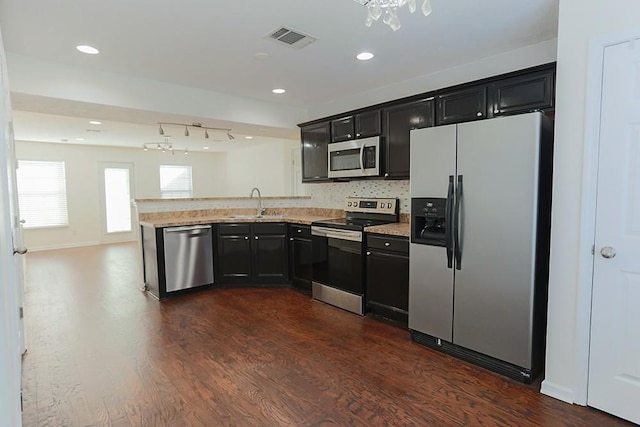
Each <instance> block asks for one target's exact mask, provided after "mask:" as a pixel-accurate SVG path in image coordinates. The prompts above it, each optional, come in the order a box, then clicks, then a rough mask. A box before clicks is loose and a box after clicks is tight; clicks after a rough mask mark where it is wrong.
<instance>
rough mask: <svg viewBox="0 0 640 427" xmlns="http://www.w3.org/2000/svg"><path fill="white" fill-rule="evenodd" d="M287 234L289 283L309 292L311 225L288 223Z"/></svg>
mask: <svg viewBox="0 0 640 427" xmlns="http://www.w3.org/2000/svg"><path fill="white" fill-rule="evenodd" d="M289 235H290V236H291V237H290V238H289V253H290V255H289V260H290V262H291V284H292V285H293V286H294V287H295V288H297V289H300V290H302V291H305V292H311V264H312V263H311V253H312V252H311V227H309V226H308V225H290V226H289Z"/></svg>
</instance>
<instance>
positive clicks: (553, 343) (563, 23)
mask: <svg viewBox="0 0 640 427" xmlns="http://www.w3.org/2000/svg"><path fill="white" fill-rule="evenodd" d="M639 17H640V1H638V0H606V1H605V0H590V1H584V0H560V18H559V19H560V20H559V33H558V77H557V89H556V127H555V135H556V143H555V171H554V173H555V175H554V183H553V192H554V201H553V224H552V242H551V271H550V280H549V314H548V331H547V362H546V377H545V381H544V383H543V388H542V390H543V392H544V393H547V394H551V395H554V396H555V397H558V398H561V399H564V400H567V401H575V396H576V394H580V393H582V392H583V391H582V390H577V389H576V386H577V384H578V383H579V379H577V378H576V375H575V369H574V365H575V361H576V358H575V355H576V354H575V352H576V348H575V338H576V336H575V331H576V299H577V288H578V256H579V251H580V248H579V246H578V245H579V227H580V219H581V218H580V207H581V189H582V166H583V165H582V159H583V145H584V127H585V109H584V104H585V99H586V96H585V85H586V78H587V74H586V73H587V70H586V64H587V49H588V44H589V40H590V39H591V38H592V37H593V36H596V35H600V34H605V33H608V32H617V31H620V30H623V29H625V28H631V27H636V28H638V27H640V20H639V19H638V18H639Z"/></svg>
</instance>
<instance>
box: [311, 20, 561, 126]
mask: <svg viewBox="0 0 640 427" xmlns="http://www.w3.org/2000/svg"><path fill="white" fill-rule="evenodd" d="M487 30H490V26H488V27H487ZM470 42H471V41H470ZM555 60H556V40H555V39H553V40H548V41H545V42H542V43H538V44H534V45H530V46H525V47H523V48H520V49H516V50H513V51H510V52H504V53H501V54H499V55H495V56H490V57H487V58H483V59H481V60H479V61H475V62H471V63H467V64H463V65H460V66H457V67H454V68H450V69H448V70H443V71H438V72H436V73H431V74H425V75H422V76H420V77H416V78H414V79H410V80H405V81H401V82H398V83H394V84H392V85H388V86H383V87H381V88H378V89H375V90H371V91H367V92H363V93H360V94H356V95H353V96H350V97H345V98H340V99H337V100H335V101H333V102H329V103H326V104H320V105H316V106H312V107H311V108H309V117H310V118H311V119H317V118H321V117H325V116H330V115H332V114H339V113H342V112H346V111H349V110H354V109H356V108H361V107H366V106H369V105H374V104H379V103H381V102H386V101H391V100H394V99H398V98H403V97H406V96H411V95H416V94H419V93H423V92H428V91H431V90H436V89H442V88H445V87H448V86H453V85H456V84H461V83H466V82H470V81H473V80H478V79H482V78H486V77H491V76H495V75H498V74H504V73H508V72H511V71H517V70H521V69H524V68H529V67H534V66H536V65H541V64H546V63H549V62H553V61H555Z"/></svg>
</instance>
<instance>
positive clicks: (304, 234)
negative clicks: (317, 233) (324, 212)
mask: <svg viewBox="0 0 640 427" xmlns="http://www.w3.org/2000/svg"><path fill="white" fill-rule="evenodd" d="M289 237H293V238H294V239H310V238H311V227H310V226H308V225H290V226H289Z"/></svg>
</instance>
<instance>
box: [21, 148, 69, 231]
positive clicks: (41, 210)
mask: <svg viewBox="0 0 640 427" xmlns="http://www.w3.org/2000/svg"><path fill="white" fill-rule="evenodd" d="M17 181H18V182H17V184H18V205H19V208H20V217H21V219H23V220H24V221H25V223H24V228H39V227H59V226H65V225H68V224H69V220H68V213H67V185H66V179H65V171H64V162H38V161H27V160H18V170H17Z"/></svg>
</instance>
